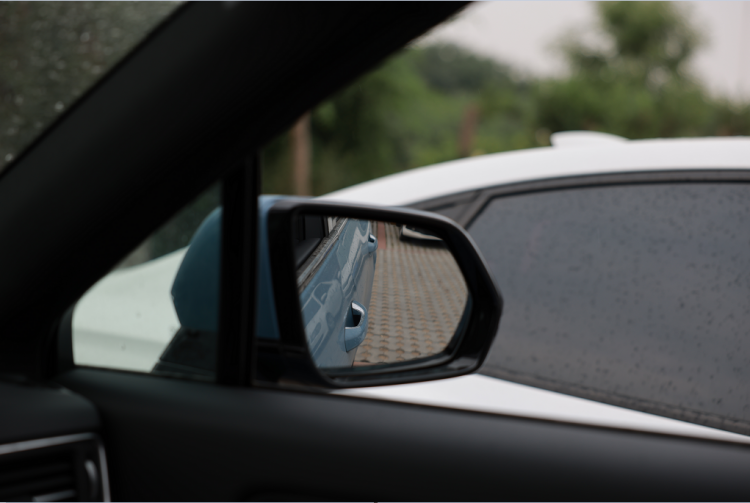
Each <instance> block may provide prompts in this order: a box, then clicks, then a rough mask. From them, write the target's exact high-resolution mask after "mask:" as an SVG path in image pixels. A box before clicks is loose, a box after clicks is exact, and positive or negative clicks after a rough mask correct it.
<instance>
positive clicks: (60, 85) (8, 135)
mask: <svg viewBox="0 0 750 503" xmlns="http://www.w3.org/2000/svg"><path fill="white" fill-rule="evenodd" d="M179 5H180V3H179V2H0V171H2V170H3V169H4V168H5V167H6V166H7V165H8V164H9V163H10V162H12V161H13V159H14V158H16V157H18V155H19V154H20V152H22V151H23V149H24V148H26V147H27V146H28V145H30V144H31V142H33V141H34V139H35V138H36V137H37V136H39V135H40V134H41V133H42V132H43V131H44V130H45V129H46V128H47V127H48V126H49V125H50V124H52V122H53V121H54V120H55V119H56V118H57V117H59V116H60V115H61V113H62V112H64V111H65V110H66V109H67V108H69V107H70V106H71V104H73V103H74V102H75V101H76V100H77V99H78V98H79V97H81V96H82V95H83V93H84V92H85V91H86V90H87V89H89V88H90V87H91V86H92V85H93V84H95V83H96V82H97V81H98V80H99V79H100V78H101V77H102V76H103V75H105V74H106V73H107V71H108V70H109V69H111V68H112V67H113V66H114V65H115V64H116V63H117V62H118V61H120V59H122V58H123V57H124V56H125V55H126V54H127V53H128V52H129V51H130V50H132V49H133V48H134V47H135V46H136V44H138V43H139V42H140V41H141V40H143V38H144V37H145V36H146V35H147V34H148V33H149V32H150V31H151V30H153V29H154V28H155V27H156V26H157V25H158V24H159V23H160V22H161V21H162V20H163V19H164V18H166V17H167V16H168V15H169V14H170V13H172V12H173V11H174V10H175V9H176V8H177V7H178V6H179Z"/></svg>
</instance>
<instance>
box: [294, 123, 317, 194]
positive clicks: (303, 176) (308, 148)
mask: <svg viewBox="0 0 750 503" xmlns="http://www.w3.org/2000/svg"><path fill="white" fill-rule="evenodd" d="M311 159H312V141H311V139H310V113H309V112H307V113H305V115H303V116H302V117H300V118H299V120H298V121H297V123H296V124H295V125H294V127H292V179H293V180H292V181H293V183H294V193H295V194H296V195H298V196H311V195H312V183H311V181H310V173H311V166H310V165H311Z"/></svg>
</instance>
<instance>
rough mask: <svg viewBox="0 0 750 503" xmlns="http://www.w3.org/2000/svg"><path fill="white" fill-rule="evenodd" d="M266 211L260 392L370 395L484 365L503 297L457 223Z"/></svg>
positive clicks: (411, 215)
mask: <svg viewBox="0 0 750 503" xmlns="http://www.w3.org/2000/svg"><path fill="white" fill-rule="evenodd" d="M259 209H260V212H259V213H260V218H261V222H260V233H261V236H260V237H261V239H260V243H261V253H260V258H259V260H260V264H259V266H260V272H261V274H260V288H259V292H258V293H259V299H260V300H259V309H258V338H257V343H256V355H257V360H256V361H257V368H258V376H257V378H256V381H258V383H259V384H261V383H266V384H271V383H276V384H282V383H283V384H286V385H294V384H297V385H303V386H318V387H328V388H345V387H360V386H373V385H385V384H399V383H409V382H419V381H426V380H432V379H439V378H444V377H453V376H458V375H463V374H467V373H470V372H473V371H474V370H476V369H478V368H479V366H480V365H481V363H482V361H483V360H484V357H485V356H486V355H487V352H488V351H489V348H490V345H491V343H492V341H493V338H494V336H495V333H496V331H497V327H498V324H499V320H500V313H501V307H502V301H501V297H500V295H499V293H498V292H497V290H496V288H495V285H494V283H493V281H492V278H491V276H490V274H489V273H488V270H487V267H486V265H485V263H484V260H483V258H482V257H481V255H480V254H479V252H478V251H477V249H476V247H475V245H474V244H473V242H472V241H471V238H470V237H469V236H468V234H466V232H464V230H463V229H461V228H460V227H458V226H457V225H456V224H455V223H453V222H452V221H451V220H448V219H447V218H444V217H442V216H439V215H436V214H432V213H426V212H422V211H416V210H409V209H393V208H383V207H368V206H359V205H351V204H342V203H332V202H324V201H319V200H309V199H297V198H274V199H269V198H264V200H262V202H261V205H260V207H259ZM264 271H266V274H264ZM268 271H270V275H268V274H267V272H268ZM264 276H265V280H264ZM271 304H273V305H271ZM268 313H275V318H274V319H268Z"/></svg>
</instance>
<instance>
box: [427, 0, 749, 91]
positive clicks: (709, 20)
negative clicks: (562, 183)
mask: <svg viewBox="0 0 750 503" xmlns="http://www.w3.org/2000/svg"><path fill="white" fill-rule="evenodd" d="M679 6H680V8H682V9H684V10H686V12H687V13H688V18H689V19H690V21H691V22H692V23H693V24H694V25H695V26H697V27H698V28H699V29H700V30H701V32H702V33H703V34H704V35H705V38H706V39H707V40H706V42H705V45H704V47H703V48H702V49H701V50H700V51H699V52H697V53H696V56H695V58H694V59H693V61H692V69H693V72H694V73H695V74H696V75H697V76H698V77H699V78H700V79H701V80H703V81H704V82H705V83H706V84H707V85H708V87H709V89H710V90H711V91H712V92H713V93H714V94H722V95H728V96H731V97H733V98H737V97H741V98H743V99H744V100H748V99H750V61H747V60H748V58H750V2H736V1H735V2H680V3H679ZM570 32H576V33H579V34H582V35H583V36H584V37H586V38H588V39H590V40H592V41H593V40H598V39H597V35H596V30H595V17H594V6H593V4H592V3H589V2H569V1H547V2H543V1H525V2H511V1H501V2H480V3H477V4H474V5H471V6H469V7H468V8H467V9H466V10H465V11H464V12H463V13H462V14H461V15H460V16H459V17H458V18H457V19H456V20H454V21H452V22H450V23H447V24H445V25H443V26H441V27H438V28H436V29H435V30H434V31H433V32H432V33H431V34H430V35H428V37H426V39H425V40H426V41H436V40H443V41H452V42H456V43H458V44H461V45H463V46H465V47H468V48H470V49H473V50H474V51H475V52H479V53H482V54H485V55H488V56H492V57H494V58H496V59H498V60H500V61H504V62H507V63H510V64H511V65H513V66H514V67H515V68H518V69H519V70H522V71H524V72H528V73H531V74H534V75H555V74H560V73H561V72H562V71H563V67H562V65H561V59H560V58H559V57H556V55H555V52H554V47H553V46H554V41H555V40H557V39H559V37H560V36H562V35H564V34H566V33H570Z"/></svg>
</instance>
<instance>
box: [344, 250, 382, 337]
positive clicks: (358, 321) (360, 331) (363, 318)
mask: <svg viewBox="0 0 750 503" xmlns="http://www.w3.org/2000/svg"><path fill="white" fill-rule="evenodd" d="M375 247H376V248H377V241H376V243H375ZM351 310H352V318H353V319H354V323H353V325H354V326H352V327H346V328H345V329H344V332H345V333H344V346H345V347H346V350H347V351H351V350H352V349H354V348H356V347H357V346H359V345H360V344H362V341H364V340H365V335H367V309H366V308H365V306H363V305H362V304H360V303H359V302H357V301H352V307H351Z"/></svg>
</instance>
